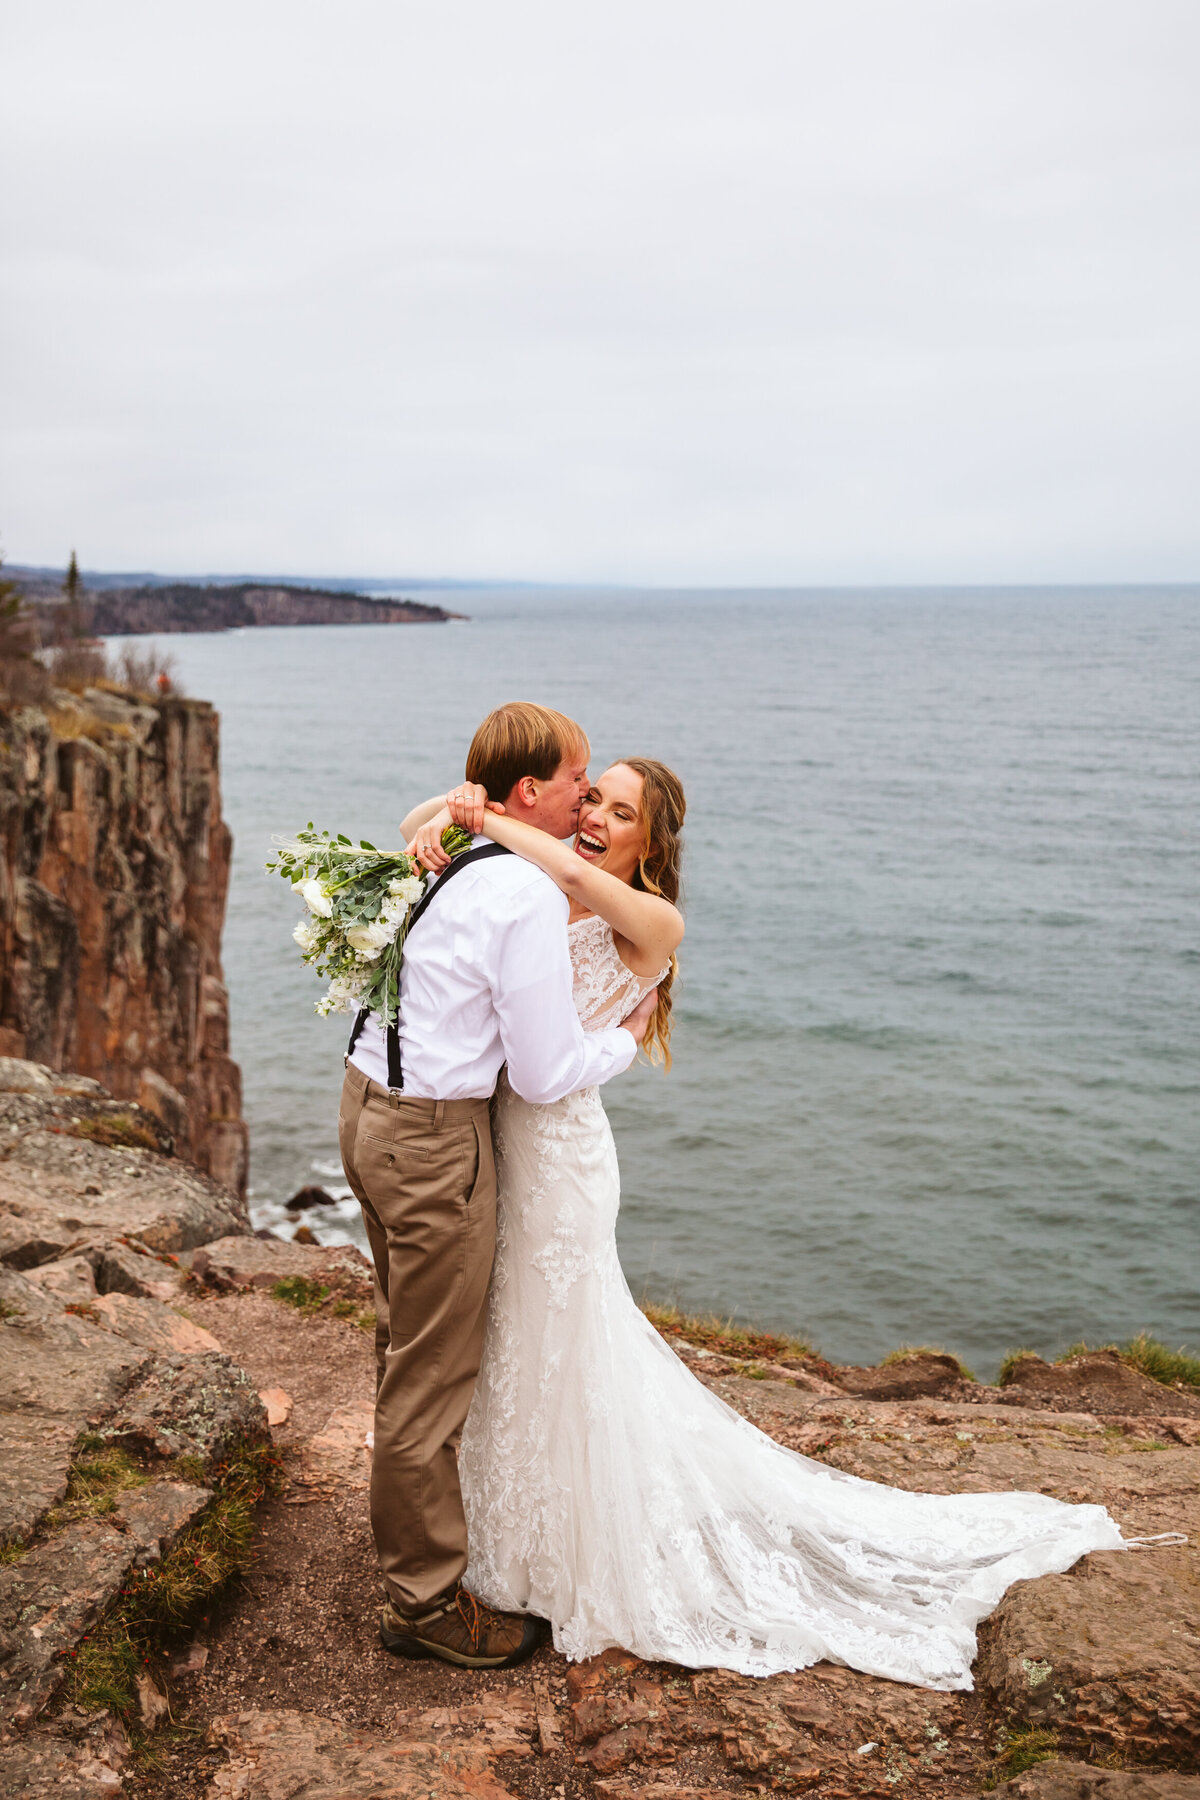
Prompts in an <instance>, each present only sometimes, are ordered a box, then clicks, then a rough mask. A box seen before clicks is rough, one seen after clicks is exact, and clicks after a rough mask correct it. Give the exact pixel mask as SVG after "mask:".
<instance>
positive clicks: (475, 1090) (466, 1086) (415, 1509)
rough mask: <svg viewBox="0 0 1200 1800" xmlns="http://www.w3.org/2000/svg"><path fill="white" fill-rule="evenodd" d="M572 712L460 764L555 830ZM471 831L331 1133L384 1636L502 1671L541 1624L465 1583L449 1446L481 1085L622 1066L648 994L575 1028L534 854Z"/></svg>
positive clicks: (488, 1253) (541, 714) (468, 1324)
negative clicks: (610, 1024)
mask: <svg viewBox="0 0 1200 1800" xmlns="http://www.w3.org/2000/svg"><path fill="white" fill-rule="evenodd" d="M587 759H588V742H587V739H586V737H585V736H584V734H583V732H582V731H581V730H580V728H579V726H578V725H576V724H575V722H574V720H572V719H568V718H566V717H564V715H563V714H562V713H557V712H552V711H551V710H550V709H549V708H548V707H544V706H535V705H532V704H530V703H528V702H517V703H515V704H512V705H509V706H502V707H500V708H499V709H498V710H497V711H496V712H494V713H492V714H490V715H489V717H488V718H486V719H485V720H484V721H483V724H482V725H481V726H480V727H479V729H478V731H477V732H476V733H475V736H474V738H473V740H472V742H471V748H470V751H469V753H468V755H467V770H466V772H467V780H468V781H469V782H477V783H478V784H479V785H480V787H482V788H483V789H485V790H486V792H487V794H488V795H490V796H491V797H492V798H494V799H499V800H502V801H503V804H504V807H505V810H506V811H507V812H509V813H510V814H512V815H513V816H514V817H516V818H520V819H524V820H525V821H526V823H527V824H530V825H536V826H538V827H540V829H541V830H543V831H547V832H549V833H550V834H551V835H552V836H553V837H556V838H565V837H568V836H570V835H571V834H572V833H573V832H574V830H575V826H576V822H577V820H578V817H579V809H580V807H581V805H582V803H583V799H584V796H585V795H586V793H587V790H588V777H587ZM497 849H498V846H495V845H491V844H489V843H488V841H487V840H486V839H478V838H477V839H476V840H475V844H474V845H473V847H472V849H471V850H470V851H467V852H465V853H464V854H463V855H462V856H461V857H458V858H456V859H455V861H454V862H453V863H452V864H451V865H450V869H449V870H448V871H447V872H446V873H445V874H443V875H442V876H441V877H440V879H439V880H438V881H437V882H436V883H433V884H431V886H430V887H429V889H428V890H427V895H426V900H425V901H424V902H422V903H421V907H420V908H419V911H420V917H419V918H414V922H413V924H412V926H411V928H410V932H409V936H408V939H407V941H406V943H405V946H404V962H403V966H402V969H401V977H400V1016H399V1022H398V1028H397V1031H396V1034H395V1036H394V1038H393V1040H392V1042H391V1043H390V1044H389V1042H388V1036H387V1034H386V1033H384V1032H383V1031H382V1030H381V1029H380V1028H379V1025H378V1022H377V1021H376V1020H375V1019H373V1018H368V1019H366V1020H365V1021H361V1020H360V1025H359V1026H356V1029H355V1034H354V1036H352V1038H351V1049H350V1053H349V1056H348V1058H347V1066H346V1081H345V1086H344V1088H343V1090H342V1105H341V1115H340V1118H339V1121H338V1136H339V1141H340V1145H341V1152H342V1162H343V1164H344V1166H345V1170H346V1179H347V1180H348V1181H349V1183H350V1186H351V1187H352V1188H353V1190H354V1192H355V1194H356V1195H357V1196H358V1199H359V1201H360V1202H361V1205H362V1210H363V1219H364V1222H365V1224H366V1229H367V1237H368V1239H369V1241H370V1245H371V1254H372V1256H373V1258H374V1262H375V1274H376V1281H377V1287H378V1292H377V1294H376V1313H377V1318H378V1325H377V1329H376V1340H375V1350H376V1366H377V1386H376V1401H375V1459H374V1467H373V1470H372V1475H371V1527H372V1530H373V1532H374V1535H375V1545H376V1548H377V1550H378V1552H379V1562H380V1568H381V1570H382V1573H383V1583H384V1588H385V1592H386V1604H385V1606H384V1610H383V1622H382V1627H381V1634H380V1635H381V1637H382V1640H383V1643H384V1645H385V1647H386V1648H387V1649H388V1650H391V1651H393V1652H394V1653H395V1654H396V1655H399V1656H437V1657H441V1658H443V1659H444V1660H445V1661H447V1662H451V1663H456V1664H458V1665H460V1666H461V1667H465V1668H471V1669H496V1668H506V1667H508V1666H509V1665H511V1664H513V1663H517V1662H521V1661H522V1660H523V1659H524V1658H525V1657H526V1656H528V1655H529V1654H530V1653H531V1651H532V1650H534V1649H535V1647H536V1645H537V1643H538V1641H539V1638H540V1633H541V1621H539V1620H537V1619H534V1618H531V1617H529V1616H527V1615H525V1614H521V1613H498V1612H494V1611H492V1610H491V1609H490V1608H488V1607H485V1606H483V1605H482V1604H481V1603H480V1602H479V1601H477V1600H476V1599H475V1597H474V1596H473V1595H472V1594H470V1593H469V1592H468V1591H467V1589H466V1588H464V1587H463V1586H462V1574H463V1571H464V1569H465V1568H466V1566H467V1529H466V1519H465V1517H464V1513H463V1502H462V1493H461V1490H460V1488H459V1483H458V1465H457V1454H456V1453H457V1448H458V1441H459V1437H460V1436H461V1433H462V1428H463V1425H464V1423H465V1421H466V1417H467V1412H468V1410H469V1408H470V1405H471V1396H472V1393H473V1391H474V1386H475V1377H476V1375H477V1374H478V1372H479V1360H480V1354H481V1350H482V1344H483V1328H484V1319H485V1314H486V1305H487V1288H488V1279H489V1277H490V1275H491V1268H492V1258H493V1255H494V1252H495V1241H496V1170H495V1163H494V1161H493V1156H492V1140H491V1129H490V1124H489V1109H488V1102H489V1100H490V1098H491V1095H492V1094H493V1092H494V1091H495V1087H496V1079H497V1076H498V1075H499V1073H500V1068H501V1065H502V1064H503V1063H507V1064H508V1079H509V1081H510V1083H511V1084H512V1087H513V1088H514V1090H515V1091H516V1092H517V1093H518V1094H519V1095H520V1096H521V1098H522V1099H524V1100H529V1101H534V1102H548V1101H553V1100H559V1099H561V1098H562V1097H563V1095H564V1094H570V1093H573V1092H574V1091H575V1090H576V1089H577V1088H583V1087H591V1086H593V1085H595V1084H597V1083H599V1082H602V1081H607V1080H608V1078H609V1077H610V1076H611V1075H618V1074H620V1073H621V1071H622V1070H623V1069H626V1068H628V1067H629V1064H630V1063H631V1062H632V1061H633V1058H634V1056H635V1055H636V1053H637V1047H638V1045H639V1044H640V1043H641V1041H642V1038H643V1036H644V1034H645V1031H646V1025H647V1022H648V1020H649V1017H650V1012H651V1010H652V1008H653V1005H654V1003H655V996H654V994H653V993H651V994H649V995H647V997H646V999H645V1000H644V1001H643V1002H642V1004H641V1005H640V1006H639V1007H638V1009H637V1011H636V1012H635V1013H633V1014H632V1015H631V1016H630V1017H629V1018H628V1019H627V1020H626V1022H625V1024H624V1025H623V1026H618V1027H616V1028H614V1029H612V1030H609V1031H597V1032H590V1033H587V1034H586V1035H585V1033H584V1031H583V1029H582V1027H581V1026H580V1023H579V1019H578V1016H577V1014H576V1012H575V1008H574V1005H573V1003H572V999H571V964H570V957H569V954H568V950H567V929H566V927H567V900H566V897H565V895H563V894H562V893H560V892H559V890H558V888H556V887H555V886H554V884H553V882H552V881H551V880H550V878H549V877H548V876H547V875H544V874H543V873H542V871H541V870H540V869H538V868H535V867H534V865H533V864H532V863H528V862H524V861H523V860H522V859H521V858H520V857H517V856H513V855H510V854H508V853H507V852H504V853H501V854H496V852H497Z"/></svg>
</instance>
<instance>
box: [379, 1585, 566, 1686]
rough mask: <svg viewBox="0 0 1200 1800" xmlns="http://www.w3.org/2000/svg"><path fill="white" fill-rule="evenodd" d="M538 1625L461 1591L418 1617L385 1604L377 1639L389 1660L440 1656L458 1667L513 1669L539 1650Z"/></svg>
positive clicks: (531, 1618)
mask: <svg viewBox="0 0 1200 1800" xmlns="http://www.w3.org/2000/svg"><path fill="white" fill-rule="evenodd" d="M542 1624H543V1622H542V1620H541V1619H535V1618H533V1617H531V1615H530V1614H528V1613H506V1612H493V1611H492V1609H491V1607H490V1606H485V1605H484V1604H483V1602H482V1601H481V1600H477V1599H476V1598H475V1596H474V1594H471V1593H468V1592H467V1590H466V1588H465V1587H460V1588H457V1589H456V1590H455V1592H454V1593H453V1594H451V1595H450V1596H449V1597H448V1598H446V1599H442V1600H436V1601H434V1603H433V1604H432V1606H430V1607H429V1608H428V1610H427V1611H425V1612H421V1613H405V1612H401V1611H400V1608H399V1607H398V1606H397V1605H396V1604H395V1602H394V1601H393V1600H389V1601H388V1603H387V1605H386V1606H385V1607H384V1609H383V1619H382V1622H381V1624H380V1627H379V1638H380V1642H381V1643H382V1645H383V1647H384V1649H385V1650H390V1651H391V1653H392V1655H393V1656H440V1657H441V1658H442V1661H443V1662H449V1663H456V1664H457V1665H458V1667H459V1668H460V1669H511V1668H512V1667H513V1665H514V1664H515V1663H519V1662H524V1661H525V1658H526V1657H527V1656H532V1654H533V1652H534V1651H535V1650H536V1649H537V1647H538V1645H539V1644H540V1642H541V1640H542Z"/></svg>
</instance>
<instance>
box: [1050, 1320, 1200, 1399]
mask: <svg viewBox="0 0 1200 1800" xmlns="http://www.w3.org/2000/svg"><path fill="white" fill-rule="evenodd" d="M1089 1350H1115V1351H1116V1353H1117V1355H1118V1356H1119V1357H1120V1358H1121V1361H1122V1362H1123V1363H1128V1364H1129V1367H1130V1368H1131V1369H1137V1371H1138V1372H1139V1374H1142V1375H1147V1376H1149V1378H1150V1380H1151V1381H1158V1382H1161V1383H1162V1385H1163V1387H1186V1388H1194V1389H1195V1390H1196V1391H1197V1392H1198V1393H1200V1356H1193V1355H1192V1354H1191V1353H1190V1351H1187V1350H1183V1349H1179V1350H1170V1349H1168V1347H1167V1345H1166V1344H1160V1343H1159V1342H1158V1339H1157V1338H1152V1337H1151V1336H1150V1334H1149V1333H1148V1332H1145V1331H1139V1332H1138V1334H1137V1336H1136V1337H1133V1338H1129V1339H1127V1340H1126V1342H1125V1343H1123V1344H1072V1345H1070V1347H1069V1348H1068V1349H1066V1350H1064V1351H1063V1353H1062V1355H1061V1356H1056V1357H1055V1359H1054V1360H1055V1362H1056V1363H1063V1362H1069V1361H1070V1360H1071V1358H1072V1357H1073V1356H1086V1355H1087V1353H1088V1351H1089Z"/></svg>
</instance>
